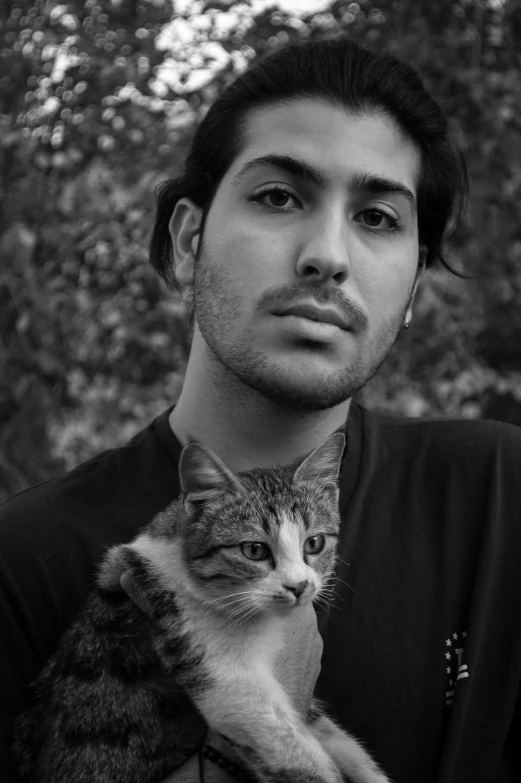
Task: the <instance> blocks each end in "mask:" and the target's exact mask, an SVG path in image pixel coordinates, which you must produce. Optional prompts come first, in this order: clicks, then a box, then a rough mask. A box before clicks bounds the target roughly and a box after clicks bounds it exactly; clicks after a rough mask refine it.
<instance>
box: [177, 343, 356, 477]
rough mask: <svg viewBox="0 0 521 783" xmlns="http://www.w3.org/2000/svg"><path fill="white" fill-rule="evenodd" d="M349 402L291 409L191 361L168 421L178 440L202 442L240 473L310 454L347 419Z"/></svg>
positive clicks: (210, 368)
mask: <svg viewBox="0 0 521 783" xmlns="http://www.w3.org/2000/svg"><path fill="white" fill-rule="evenodd" d="M191 359H192V357H191ZM223 373H224V374H225V376H226V377H225V378H223ZM349 405H350V400H346V401H345V402H343V403H342V404H341V405H337V406H336V407H334V408H330V409H328V410H325V411H311V412H308V411H292V410H289V409H288V408H284V407H282V406H280V405H278V404H276V403H275V402H273V401H271V400H269V399H267V398H266V397H264V396H263V395H261V394H260V393H258V392H256V391H255V390H253V389H250V388H249V387H248V386H245V384H243V383H242V382H241V381H240V380H239V379H238V378H237V377H236V376H235V375H233V374H232V373H230V372H229V371H228V372H226V371H224V370H223V368H222V367H219V368H216V367H208V366H207V365H205V363H201V362H197V361H189V363H188V367H187V372H186V376H185V381H184V385H183V389H182V392H181V395H180V397H179V400H178V402H177V404H176V406H175V408H174V409H173V410H172V412H171V413H170V417H169V423H170V427H171V429H172V431H173V433H174V435H175V436H176V437H177V439H178V440H179V442H180V443H181V445H183V446H184V445H186V444H187V443H189V442H190V441H193V440H196V441H199V442H200V443H204V445H205V446H208V447H209V448H211V449H212V451H214V452H215V453H216V454H217V455H218V456H219V457H220V458H221V459H222V460H223V462H224V463H225V464H226V465H227V466H228V467H229V468H230V469H231V470H233V471H235V472H239V471H241V470H249V469H250V468H253V467H273V466H274V465H280V464H284V463H287V462H292V461H293V460H294V459H297V458H298V457H301V456H304V455H305V454H308V453H309V452H310V451H312V450H313V449H314V448H315V447H316V446H318V445H319V444H320V443H322V442H323V441H324V440H325V439H326V438H327V437H328V436H329V435H330V434H331V433H333V432H334V431H335V430H336V429H338V428H339V427H342V426H343V425H344V424H345V421H346V419H347V415H348V412H349Z"/></svg>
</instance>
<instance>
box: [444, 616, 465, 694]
mask: <svg viewBox="0 0 521 783" xmlns="http://www.w3.org/2000/svg"><path fill="white" fill-rule="evenodd" d="M466 638H467V632H466V631H461V632H460V633H453V634H452V635H451V636H449V637H448V638H447V639H445V667H446V669H445V670H446V674H447V687H446V691H445V703H446V704H447V705H450V704H452V702H453V701H454V696H455V695H456V687H457V685H458V683H459V682H461V680H465V679H466V678H467V677H469V676H470V673H469V670H468V666H467V664H466V663H463V654H464V651H465V641H466Z"/></svg>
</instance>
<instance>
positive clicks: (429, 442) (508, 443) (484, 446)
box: [364, 409, 521, 468]
mask: <svg viewBox="0 0 521 783" xmlns="http://www.w3.org/2000/svg"><path fill="white" fill-rule="evenodd" d="M364 430H365V435H366V438H369V440H373V441H375V442H377V443H379V444H381V445H382V447H383V446H384V445H385V449H386V450H387V451H388V453H389V454H390V455H391V456H393V454H394V455H396V456H397V455H398V454H399V453H403V454H407V453H409V454H411V456H412V458H414V459H416V460H418V459H433V460H437V461H439V460H443V461H444V463H445V464H453V463H454V462H459V463H460V464H464V465H467V466H472V465H477V464H480V463H481V464H483V463H484V462H490V461H491V460H494V461H498V460H503V459H505V460H506V461H508V462H512V461H513V464H512V466H513V465H514V464H515V465H517V466H518V468H519V465H520V464H521V427H517V426H515V425H513V424H507V423H504V422H500V421H492V420H487V419H464V418H456V417H454V418H449V417H444V418H423V417H419V418H412V417H405V416H400V415H395V414H389V413H382V412H379V411H369V410H367V409H364Z"/></svg>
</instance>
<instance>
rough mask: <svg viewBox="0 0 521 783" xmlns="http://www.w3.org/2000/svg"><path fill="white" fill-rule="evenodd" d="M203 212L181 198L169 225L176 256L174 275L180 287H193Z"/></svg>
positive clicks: (192, 203) (187, 200) (191, 202)
mask: <svg viewBox="0 0 521 783" xmlns="http://www.w3.org/2000/svg"><path fill="white" fill-rule="evenodd" d="M202 216H203V210H202V209H201V207H198V206H197V205H196V204H194V202H193V201H191V200H190V199H189V198H181V199H179V201H178V202H177V204H176V205H175V207H174V211H173V213H172V217H171V218H170V222H169V224H168V230H169V233H170V238H171V240H172V250H173V256H174V275H175V279H176V280H177V282H178V283H179V285H180V286H190V285H192V282H193V278H194V262H195V256H196V253H197V247H198V245H199V238H200V235H199V232H200V227H201V220H202Z"/></svg>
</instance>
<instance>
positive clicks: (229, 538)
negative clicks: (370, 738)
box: [15, 433, 387, 783]
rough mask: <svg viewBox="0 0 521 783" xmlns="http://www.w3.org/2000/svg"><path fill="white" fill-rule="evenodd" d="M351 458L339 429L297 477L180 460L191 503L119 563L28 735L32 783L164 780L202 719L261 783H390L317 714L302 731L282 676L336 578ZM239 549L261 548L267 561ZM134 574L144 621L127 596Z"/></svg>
mask: <svg viewBox="0 0 521 783" xmlns="http://www.w3.org/2000/svg"><path fill="white" fill-rule="evenodd" d="M343 446H344V436H343V435H342V434H340V433H335V434H334V435H332V436H331V437H330V438H328V440H327V441H326V442H325V443H324V444H322V446H319V447H318V448H317V449H315V450H314V451H313V452H312V453H311V454H310V456H309V457H307V458H306V459H305V460H304V461H303V462H302V464H300V465H299V466H297V465H292V466H283V467H278V468H273V469H271V470H264V469H256V470H252V471H248V472H244V473H241V474H239V475H234V474H233V473H231V472H230V471H229V470H228V469H227V468H226V467H225V465H223V463H222V462H221V461H220V460H219V459H218V458H217V457H216V456H215V455H214V454H213V453H212V452H210V451H209V450H208V449H206V448H205V447H203V446H201V445H199V444H195V443H192V444H190V445H189V446H187V447H186V448H185V449H184V450H183V453H182V456H181V461H180V467H179V473H180V479H181V489H182V494H181V498H180V499H179V500H178V501H176V502H175V503H173V504H172V505H171V506H169V507H168V508H167V509H166V510H165V511H164V512H162V513H160V514H158V516H156V517H155V519H154V520H153V521H152V522H151V523H150V525H149V526H148V527H147V528H145V529H144V530H143V531H142V533H141V534H140V535H139V536H138V537H137V538H136V539H134V541H132V542H131V543H129V544H126V545H121V546H117V547H114V548H113V549H111V550H110V551H109V552H108V554H107V556H106V558H105V560H104V561H103V563H102V565H101V568H100V570H99V573H98V578H97V590H96V591H95V592H93V593H92V594H91V596H90V597H89V599H88V601H87V604H86V606H85V608H84V610H83V611H82V613H81V615H80V616H79V618H78V620H77V621H76V622H75V624H74V625H73V626H72V627H71V629H70V630H68V631H67V632H66V633H65V635H64V636H63V638H62V640H61V643H60V646H59V649H58V651H57V652H56V654H55V655H54V656H53V657H52V658H51V660H50V662H49V664H48V665H47V666H46V668H45V669H44V670H43V672H42V673H41V675H40V676H39V678H38V679H37V681H36V683H35V686H34V687H35V690H36V692H37V694H38V697H37V701H36V705H35V707H34V708H33V709H32V710H31V711H30V712H29V713H28V714H26V715H24V716H22V718H21V719H20V720H19V722H18V727H17V732H16V742H15V750H16V755H17V758H18V761H19V768H20V771H21V773H22V775H23V779H24V780H32V781H35V782H36V781H37V783H65V782H66V783H119V782H120V781H121V783H156V782H158V783H159V781H162V780H164V778H165V777H167V775H168V774H169V773H171V772H172V770H174V769H176V768H177V767H178V766H179V765H180V764H181V763H182V762H183V761H184V760H185V759H186V758H187V756H188V755H191V754H192V753H193V750H194V749H195V748H196V747H197V745H198V744H200V743H201V742H202V739H203V737H204V731H205V721H206V723H207V724H208V725H210V726H211V727H212V728H214V729H215V730H217V731H218V732H220V733H221V734H223V735H224V736H225V737H227V738H228V739H229V741H230V742H232V743H233V745H234V747H235V748H236V750H237V751H238V752H239V755H240V756H242V758H243V759H244V761H245V764H246V765H247V766H248V767H249V768H250V770H252V771H254V773H255V775H256V776H257V777H258V779H259V780H260V781H266V782H268V781H270V782H271V781H274V782H275V781H276V783H289V782H290V781H291V783H341V781H342V780H343V779H344V778H343V775H342V773H343V774H344V775H348V776H349V780H351V781H353V782H354V783H385V781H387V778H386V777H385V776H384V774H383V773H382V772H381V771H380V770H379V769H378V767H377V766H376V764H375V763H374V762H373V761H372V760H371V759H370V757H369V756H368V755H367V753H366V752H365V751H364V750H363V749H362V747H361V746H360V744H359V743H358V742H357V741H356V740H355V739H353V738H352V737H351V736H350V735H348V734H347V733H346V732H344V731H342V730H341V729H340V728H338V727H337V726H336V725H335V724H334V723H333V722H332V721H331V720H330V719H329V718H327V717H326V716H325V715H324V714H323V712H322V711H321V709H320V708H319V707H318V706H317V705H315V704H314V705H313V706H312V708H311V710H310V712H309V715H308V720H307V723H304V722H303V721H302V719H301V718H300V717H299V715H298V714H297V712H296V710H295V709H294V708H293V706H292V704H291V702H290V700H289V698H288V696H287V694H286V693H285V691H284V690H283V688H282V687H281V685H280V684H279V683H278V681H277V680H276V678H275V676H274V659H275V657H276V655H277V654H278V653H279V652H280V651H281V649H282V645H283V632H284V625H285V622H286V620H287V616H288V611H291V607H292V606H294V605H296V603H298V602H303V601H309V600H312V599H314V598H315V597H316V596H317V595H318V593H319V592H320V590H321V589H323V588H324V586H325V580H326V579H327V578H328V577H329V576H330V575H331V572H332V569H333V566H334V558H335V546H336V537H337V534H338V527H339V513H338V488H337V479H338V471H339V466H340V460H341V457H342V451H343ZM318 536H324V548H323V549H322V551H320V552H319V551H318V549H319V547H320V545H321V544H322V539H320V538H317V537H318ZM241 542H263V544H264V545H265V546H266V545H267V547H268V549H269V551H268V555H267V557H266V558H265V559H260V560H257V559H251V556H252V554H253V555H255V554H257V555H258V554H259V552H261V553H262V554H263V556H264V555H265V554H266V550H263V549H262V547H261V549H260V550H259V548H258V544H255V546H254V547H253V548H250V547H248V546H247V547H246V549H245V550H244V549H242V548H241ZM305 542H307V543H305ZM310 547H311V549H312V550H313V548H314V549H316V550H317V552H314V551H311V552H310V551H309V548H310ZM306 550H307V551H306ZM124 572H130V573H131V575H132V581H133V585H134V590H135V591H136V597H137V598H138V600H137V602H138V604H139V605H140V606H142V607H143V608H145V609H146V614H144V613H143V612H141V611H140V610H139V609H138V608H137V607H136V605H135V604H134V603H133V602H132V601H131V600H130V599H129V598H128V596H127V594H126V593H125V592H124V591H123V590H122V588H121V586H120V577H121V575H122V574H123V573H124ZM299 595H300V597H299V598H298V597H297V596H299ZM191 703H193V704H195V705H196V707H197V710H198V711H199V712H197V710H194V709H193V707H191ZM201 716H203V717H201ZM203 718H204V720H203Z"/></svg>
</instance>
